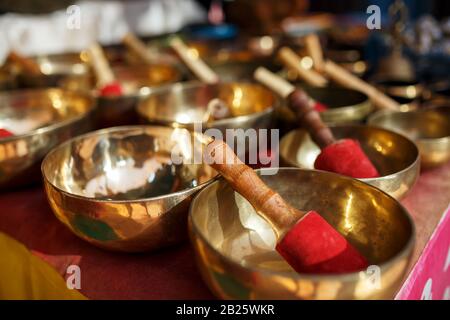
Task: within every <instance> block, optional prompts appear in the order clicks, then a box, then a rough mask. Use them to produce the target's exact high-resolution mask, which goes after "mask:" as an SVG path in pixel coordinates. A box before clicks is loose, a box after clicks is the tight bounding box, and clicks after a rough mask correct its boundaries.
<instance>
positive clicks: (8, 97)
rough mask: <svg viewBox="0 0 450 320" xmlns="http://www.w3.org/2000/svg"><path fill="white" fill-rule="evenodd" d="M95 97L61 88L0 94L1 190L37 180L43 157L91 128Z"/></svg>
mask: <svg viewBox="0 0 450 320" xmlns="http://www.w3.org/2000/svg"><path fill="white" fill-rule="evenodd" d="M94 107H95V102H94V100H93V99H92V98H91V97H90V96H89V95H85V94H82V93H74V92H70V91H65V90H61V89H45V90H17V91H9V92H4V93H0V128H3V129H7V130H9V131H11V132H13V133H14V134H15V135H14V136H11V137H7V138H0V189H11V188H14V187H18V186H24V185H29V184H31V183H33V182H36V181H39V178H40V174H39V167H40V163H41V160H42V158H43V157H44V156H45V155H46V154H47V153H48V152H49V151H50V150H51V149H52V148H54V147H55V146H57V145H58V144H60V143H61V142H63V141H65V140H67V139H69V138H72V137H74V136H76V135H79V134H82V133H85V132H87V131H89V130H90V129H91V127H92V115H93V110H94Z"/></svg>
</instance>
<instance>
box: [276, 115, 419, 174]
mask: <svg viewBox="0 0 450 320" xmlns="http://www.w3.org/2000/svg"><path fill="white" fill-rule="evenodd" d="M329 127H330V129H332V128H340V127H353V128H370V129H375V130H379V131H385V132H389V133H390V134H395V135H398V136H399V137H401V138H403V139H405V140H406V141H407V142H408V143H409V144H411V146H413V147H414V149H415V151H416V157H415V159H414V161H412V162H411V164H409V165H408V166H407V167H405V168H403V169H402V170H400V171H397V172H393V173H391V174H388V175H385V176H380V177H376V178H356V179H357V180H360V181H363V182H366V183H371V182H376V181H381V180H389V179H391V178H393V177H394V176H396V175H398V174H401V173H405V172H407V171H409V170H411V169H412V168H414V167H416V166H417V165H420V152H419V148H418V147H417V145H416V143H415V142H414V141H412V140H411V139H409V138H408V137H406V136H404V135H402V134H400V133H398V132H395V131H392V130H389V129H386V128H382V127H377V126H374V125H370V124H369V125H363V124H350V125H345V124H342V125H330V126H329ZM300 130H302V131H304V132H306V133H308V132H307V131H306V130H305V129H303V128H296V129H293V130H291V131H289V132H288V133H286V134H285V135H284V136H283V138H281V140H280V146H281V145H282V143H283V140H286V139H287V136H288V135H289V134H294V132H296V131H300ZM280 157H282V158H283V160H284V161H286V162H287V163H289V164H290V165H292V166H293V167H294V168H300V167H298V166H297V165H295V164H294V163H292V162H291V161H290V160H287V159H286V158H285V157H283V156H282V155H281V152H280ZM303 169H306V168H303ZM310 170H313V169H310ZM314 170H315V169H314ZM317 171H321V170H317Z"/></svg>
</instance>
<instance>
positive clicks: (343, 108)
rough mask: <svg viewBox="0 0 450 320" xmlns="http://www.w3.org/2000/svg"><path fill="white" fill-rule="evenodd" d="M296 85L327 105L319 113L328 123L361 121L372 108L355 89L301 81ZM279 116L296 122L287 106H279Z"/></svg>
mask: <svg viewBox="0 0 450 320" xmlns="http://www.w3.org/2000/svg"><path fill="white" fill-rule="evenodd" d="M297 86H298V87H299V88H301V89H303V90H305V91H306V92H307V93H308V94H309V95H310V96H311V97H312V98H313V99H314V100H316V101H320V102H321V103H323V104H324V105H326V106H328V109H327V110H326V111H323V112H321V113H320V116H321V118H322V120H323V121H324V122H325V123H326V124H328V125H333V124H344V123H356V122H361V121H363V120H364V119H365V118H366V117H367V116H368V115H369V114H370V113H371V112H372V110H373V105H372V103H371V102H370V100H369V98H368V97H367V96H366V95H365V94H363V93H361V92H358V91H356V90H351V89H346V88H340V87H326V88H318V87H311V86H308V85H305V84H303V83H300V84H297ZM279 116H280V117H281V118H282V119H283V120H284V121H286V122H288V124H291V125H295V124H296V122H297V121H296V120H295V116H294V114H293V113H292V111H290V110H289V109H288V108H281V110H280V112H279Z"/></svg>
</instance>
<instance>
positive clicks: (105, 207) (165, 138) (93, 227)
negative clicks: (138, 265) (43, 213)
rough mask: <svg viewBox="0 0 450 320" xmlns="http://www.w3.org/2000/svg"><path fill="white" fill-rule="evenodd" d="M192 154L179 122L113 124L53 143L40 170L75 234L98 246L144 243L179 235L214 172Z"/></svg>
mask: <svg viewBox="0 0 450 320" xmlns="http://www.w3.org/2000/svg"><path fill="white" fill-rule="evenodd" d="M199 155H201V143H200V142H199V141H198V140H196V139H194V137H193V136H192V135H191V134H190V133H189V131H187V130H186V129H180V128H177V129H172V128H167V127H155V126H129V127H116V128H109V129H104V130H99V131H94V132H91V133H88V134H86V135H83V136H79V137H76V138H74V139H72V140H70V141H68V142H66V143H64V144H62V145H60V146H59V147H58V148H56V149H54V150H53V151H52V152H50V153H49V154H48V155H47V157H46V158H45V159H44V161H43V163H42V174H43V177H44V185H45V190H46V192H47V197H48V200H49V203H50V206H51V208H52V210H53V212H54V213H55V215H56V217H57V218H58V219H59V220H60V221H61V222H62V223H64V224H65V225H66V226H67V227H68V228H69V229H70V230H72V231H73V232H74V233H75V234H76V235H78V236H79V237H81V238H82V239H84V240H86V241H89V242H90V243H92V244H94V245H96V246H99V247H101V248H105V249H111V250H117V251H127V252H137V251H147V250H155V249H159V248H161V247H165V246H169V245H173V244H176V243H179V242H180V241H182V240H184V239H185V238H186V230H187V228H186V223H187V213H188V207H189V203H190V201H191V199H192V197H193V196H194V194H195V193H196V192H197V191H199V190H200V189H201V188H202V187H204V186H205V185H206V184H207V183H208V182H209V181H211V179H212V178H213V177H214V176H215V175H216V173H215V172H214V170H213V169H211V168H210V167H209V166H207V165H206V164H201V162H200V161H198V160H195V159H201V157H200V158H195V157H198V156H199ZM177 159H178V160H177ZM178 161H179V162H178Z"/></svg>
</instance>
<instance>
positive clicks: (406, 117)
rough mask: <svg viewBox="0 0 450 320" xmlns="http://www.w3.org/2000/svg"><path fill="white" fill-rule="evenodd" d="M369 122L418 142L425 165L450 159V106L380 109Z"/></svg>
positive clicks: (442, 162) (426, 166) (423, 164)
mask: <svg viewBox="0 0 450 320" xmlns="http://www.w3.org/2000/svg"><path fill="white" fill-rule="evenodd" d="M368 122H369V124H371V125H374V126H378V127H383V128H387V129H389V130H392V131H396V132H398V133H400V134H403V135H405V136H407V137H409V138H410V139H411V140H413V141H415V142H416V144H417V146H418V147H419V150H420V157H421V164H422V166H423V167H425V168H429V167H434V166H438V165H441V164H444V163H446V162H447V161H449V160H450V107H449V106H446V107H435V108H427V109H423V110H416V111H409V112H386V111H385V112H377V113H375V114H374V115H372V116H371V117H370V118H369V120H368Z"/></svg>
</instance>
